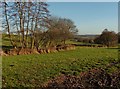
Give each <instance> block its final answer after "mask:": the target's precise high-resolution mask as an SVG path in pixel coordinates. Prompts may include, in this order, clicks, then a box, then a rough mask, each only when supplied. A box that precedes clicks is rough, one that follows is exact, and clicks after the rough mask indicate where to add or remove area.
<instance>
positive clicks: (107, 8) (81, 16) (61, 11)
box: [48, 2, 118, 35]
mask: <svg viewBox="0 0 120 89" xmlns="http://www.w3.org/2000/svg"><path fill="white" fill-rule="evenodd" d="M48 4H49V7H48V9H49V11H50V14H51V15H53V16H58V17H62V18H69V19H71V20H72V21H74V23H75V25H76V26H77V28H78V29H79V34H80V35H84V34H101V32H102V31H103V30H104V29H106V28H107V29H108V30H110V31H115V32H118V3H117V2H48Z"/></svg>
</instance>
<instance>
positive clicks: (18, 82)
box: [2, 47, 120, 87]
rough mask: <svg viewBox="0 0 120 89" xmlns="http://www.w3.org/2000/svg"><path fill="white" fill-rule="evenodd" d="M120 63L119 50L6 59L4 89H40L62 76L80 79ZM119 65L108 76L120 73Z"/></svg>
mask: <svg viewBox="0 0 120 89" xmlns="http://www.w3.org/2000/svg"><path fill="white" fill-rule="evenodd" d="M113 61H118V49H115V48H113V49H110V48H82V47H77V48H76V50H71V51H62V52H59V53H58V52H57V53H49V54H32V55H17V56H9V57H3V59H2V67H3V69H2V73H3V87H9V86H11V87H22V86H23V87H39V86H41V84H43V83H45V82H46V81H48V80H50V79H51V78H54V77H56V76H59V75H60V74H62V73H63V74H70V75H78V74H79V73H80V72H82V71H86V70H88V69H91V68H96V67H102V68H106V65H108V64H109V63H111V62H113ZM119 68H120V65H119V64H117V65H116V66H113V67H111V68H107V72H109V73H111V72H114V71H117V70H118V69H119Z"/></svg>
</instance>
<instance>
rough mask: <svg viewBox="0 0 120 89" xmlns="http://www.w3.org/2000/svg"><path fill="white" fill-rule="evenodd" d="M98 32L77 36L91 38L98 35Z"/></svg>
mask: <svg viewBox="0 0 120 89" xmlns="http://www.w3.org/2000/svg"><path fill="white" fill-rule="evenodd" d="M98 36H99V35H98V34H86V35H76V36H75V38H89V39H94V38H96V37H98Z"/></svg>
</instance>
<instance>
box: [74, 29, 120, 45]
mask: <svg viewBox="0 0 120 89" xmlns="http://www.w3.org/2000/svg"><path fill="white" fill-rule="evenodd" d="M76 39H77V41H79V42H83V43H90V44H101V45H103V46H107V47H112V46H117V45H118V43H120V33H117V34H116V33H115V32H114V31H108V29H104V31H103V32H102V33H101V34H100V35H99V36H96V37H94V38H82V37H81V38H76Z"/></svg>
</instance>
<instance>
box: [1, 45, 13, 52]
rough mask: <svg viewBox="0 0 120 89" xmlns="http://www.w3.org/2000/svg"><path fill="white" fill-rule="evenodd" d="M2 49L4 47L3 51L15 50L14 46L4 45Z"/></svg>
mask: <svg viewBox="0 0 120 89" xmlns="http://www.w3.org/2000/svg"><path fill="white" fill-rule="evenodd" d="M1 47H2V50H4V51H7V50H10V49H12V48H13V46H5V45H3V46H1Z"/></svg>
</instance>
